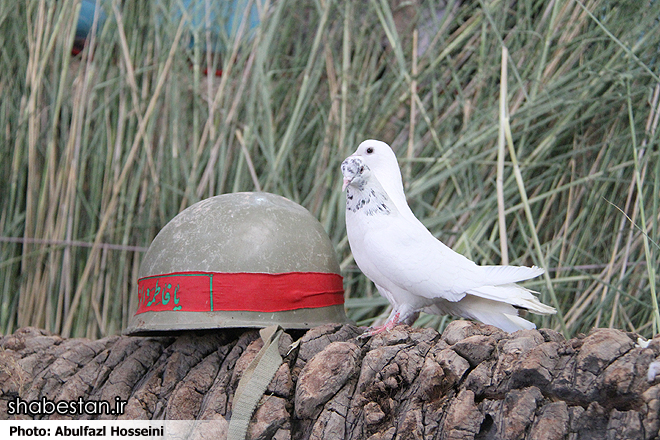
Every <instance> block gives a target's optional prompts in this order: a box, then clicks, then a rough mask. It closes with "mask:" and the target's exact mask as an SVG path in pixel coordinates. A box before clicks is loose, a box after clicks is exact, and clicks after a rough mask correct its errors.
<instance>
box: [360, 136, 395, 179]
mask: <svg viewBox="0 0 660 440" xmlns="http://www.w3.org/2000/svg"><path fill="white" fill-rule="evenodd" d="M350 157H361V158H362V160H363V161H364V163H365V164H366V165H367V166H368V167H369V168H371V169H372V170H373V171H374V173H377V174H378V173H379V172H381V171H382V172H390V173H391V172H395V173H398V172H399V163H398V162H397V160H396V155H395V154H394V151H392V148H391V147H390V146H389V145H387V144H386V143H385V142H381V141H377V140H375V139H368V140H366V141H364V142H362V143H361V144H360V145H359V146H358V147H357V150H355V153H353V154H352V155H351V156H350Z"/></svg>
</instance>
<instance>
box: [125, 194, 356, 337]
mask: <svg viewBox="0 0 660 440" xmlns="http://www.w3.org/2000/svg"><path fill="white" fill-rule="evenodd" d="M138 278H139V279H138V310H137V312H136V313H135V315H134V316H133V318H132V319H131V322H130V324H129V326H128V328H127V329H126V330H125V332H124V333H125V334H129V335H144V334H150V333H155V332H159V331H175V330H195V329H208V328H223V327H267V326H270V325H274V324H279V325H280V326H282V327H284V328H290V329H294V328H301V329H303V328H311V327H315V326H318V325H321V324H327V323H344V322H348V319H347V318H346V315H345V313H344V296H343V295H344V290H343V286H342V278H341V275H340V274H339V264H338V262H337V258H336V256H335V253H334V250H333V247H332V243H331V242H330V239H329V238H328V235H327V234H326V232H325V231H324V229H323V226H321V224H320V223H319V222H318V220H316V219H315V218H314V216H312V215H311V214H310V213H309V211H307V210H306V209H305V208H303V207H302V206H300V205H298V204H296V203H294V202H292V201H290V200H288V199H286V198H284V197H281V196H277V195H274V194H269V193H262V192H257V193H234V194H224V195H220V196H215V197H211V198H209V199H206V200H202V201H201V202H198V203H195V204H194V205H192V206H190V207H188V208H187V209H185V210H184V211H183V212H181V213H179V214H178V215H177V216H176V217H174V218H173V219H172V220H171V221H170V222H169V223H168V224H167V225H165V227H164V228H163V229H162V230H161V231H160V232H159V233H158V235H157V236H156V238H155V239H154V240H153V242H152V243H151V246H149V250H148V251H147V253H146V255H145V256H144V259H143V261H142V265H141V266H140V272H139V274H138Z"/></svg>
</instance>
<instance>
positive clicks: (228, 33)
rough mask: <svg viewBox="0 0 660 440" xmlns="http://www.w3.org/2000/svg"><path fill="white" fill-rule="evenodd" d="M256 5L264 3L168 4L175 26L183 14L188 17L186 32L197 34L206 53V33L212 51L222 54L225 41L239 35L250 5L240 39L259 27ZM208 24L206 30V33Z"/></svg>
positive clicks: (198, 0)
mask: <svg viewBox="0 0 660 440" xmlns="http://www.w3.org/2000/svg"><path fill="white" fill-rule="evenodd" d="M257 3H259V5H260V6H263V4H264V0H253V1H252V2H250V1H249V0H233V1H222V0H175V1H173V2H172V3H171V5H172V13H171V18H172V20H174V21H175V22H176V23H178V22H179V21H180V20H181V17H182V16H183V13H184V11H185V12H186V13H187V14H188V16H189V17H190V18H189V20H190V21H189V29H190V32H191V34H193V35H194V34H198V35H199V36H200V39H201V40H202V41H204V50H206V49H207V48H206V42H205V40H206V36H205V34H206V31H207V30H209V31H210V34H211V44H212V47H211V51H212V52H214V53H222V52H223V51H224V50H225V47H224V46H225V44H224V42H225V41H229V39H230V38H231V37H232V35H233V34H235V33H236V32H237V31H238V27H239V26H240V24H241V20H243V15H244V14H245V9H246V8H247V7H248V5H249V4H251V5H252V6H251V8H250V12H249V14H248V17H247V23H246V30H245V32H244V34H243V36H244V37H245V36H249V35H250V34H251V32H252V31H253V30H254V29H255V28H256V27H257V26H258V25H259V9H258V8H257ZM207 20H208V29H207V27H206V26H207ZM194 43H195V42H194V39H193V36H191V38H190V47H192V46H193V45H194Z"/></svg>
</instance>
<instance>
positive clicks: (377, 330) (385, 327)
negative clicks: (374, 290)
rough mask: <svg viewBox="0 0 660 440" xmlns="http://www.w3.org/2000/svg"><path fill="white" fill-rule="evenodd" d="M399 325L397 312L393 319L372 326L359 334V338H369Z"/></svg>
mask: <svg viewBox="0 0 660 440" xmlns="http://www.w3.org/2000/svg"><path fill="white" fill-rule="evenodd" d="M397 325H399V314H398V313H397V314H396V315H394V316H393V317H392V319H390V320H388V321H386V322H385V324H383V325H381V326H379V327H370V328H369V329H368V330H367V331H365V332H364V333H362V334H361V335H359V336H358V337H357V338H358V339H367V338H370V337H372V336H376V335H378V334H380V333H383V332H388V331H390V330H392V329H393V328H394V327H396V326H397Z"/></svg>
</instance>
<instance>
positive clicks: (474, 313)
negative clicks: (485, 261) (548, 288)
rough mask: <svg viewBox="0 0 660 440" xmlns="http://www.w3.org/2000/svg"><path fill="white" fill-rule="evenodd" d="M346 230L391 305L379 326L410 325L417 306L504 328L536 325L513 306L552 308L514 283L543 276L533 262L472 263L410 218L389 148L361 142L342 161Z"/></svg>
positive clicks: (538, 309) (541, 311) (358, 260)
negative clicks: (522, 263)
mask: <svg viewBox="0 0 660 440" xmlns="http://www.w3.org/2000/svg"><path fill="white" fill-rule="evenodd" d="M341 171H342V174H343V176H344V185H343V188H342V190H346V231H347V234H348V242H349V244H350V246H351V251H352V252H353V257H354V259H355V262H356V263H357V265H358V267H359V268H360V270H362V272H363V273H364V274H365V275H366V276H367V277H368V278H369V279H370V280H371V281H373V282H374V284H375V285H376V288H377V289H378V291H379V292H380V294H381V295H383V296H384V297H385V298H387V300H388V301H389V302H390V304H392V313H391V314H390V316H389V318H387V321H386V322H385V324H384V325H383V326H381V327H378V328H374V329H370V330H369V331H367V332H366V333H365V336H370V335H374V334H377V333H380V332H382V331H385V330H389V329H391V328H393V327H394V326H395V325H397V324H399V323H406V324H412V322H414V320H415V319H416V318H417V316H418V315H419V312H420V311H423V312H426V313H432V314H436V315H443V314H449V315H455V316H461V317H464V318H469V319H476V320H478V321H481V322H483V323H485V324H491V325H494V326H496V327H499V328H501V329H502V330H505V331H507V332H514V331H516V330H521V329H532V328H536V326H535V325H534V324H533V323H531V322H529V321H527V320H525V319H523V318H521V317H519V316H518V310H520V309H523V310H529V311H531V312H534V313H539V314H551V313H556V310H555V309H554V308H552V307H550V306H547V305H545V304H543V303H541V302H540V301H539V300H538V299H537V298H536V297H535V296H534V295H533V293H536V292H532V291H531V290H528V289H526V288H524V287H521V286H518V285H517V284H514V283H516V282H518V281H524V280H527V279H530V278H534V277H536V276H539V275H541V274H543V273H544V272H545V271H544V270H543V269H540V268H538V267H536V266H534V267H521V266H479V265H477V264H476V263H474V262H473V261H471V260H469V259H467V258H466V257H464V256H463V255H461V254H459V253H457V252H455V251H453V250H452V249H451V248H449V247H447V246H446V245H445V244H443V243H442V242H441V241H440V240H438V239H436V238H435V237H434V236H433V234H431V233H430V232H429V230H428V229H426V227H425V226H424V225H423V224H422V223H421V222H420V221H419V220H418V219H417V218H416V217H415V215H414V214H413V212H412V211H411V210H410V207H409V206H408V202H407V201H406V196H405V194H404V192H403V183H402V180H401V171H400V170H399V165H398V163H397V159H396V156H395V154H394V152H393V151H392V149H391V148H390V146H389V145H387V144H386V143H384V142H381V141H377V140H366V141H364V142H362V143H361V144H360V146H358V149H357V150H356V151H355V153H353V154H352V155H351V156H349V157H347V158H346V159H345V160H344V162H342V164H341Z"/></svg>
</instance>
